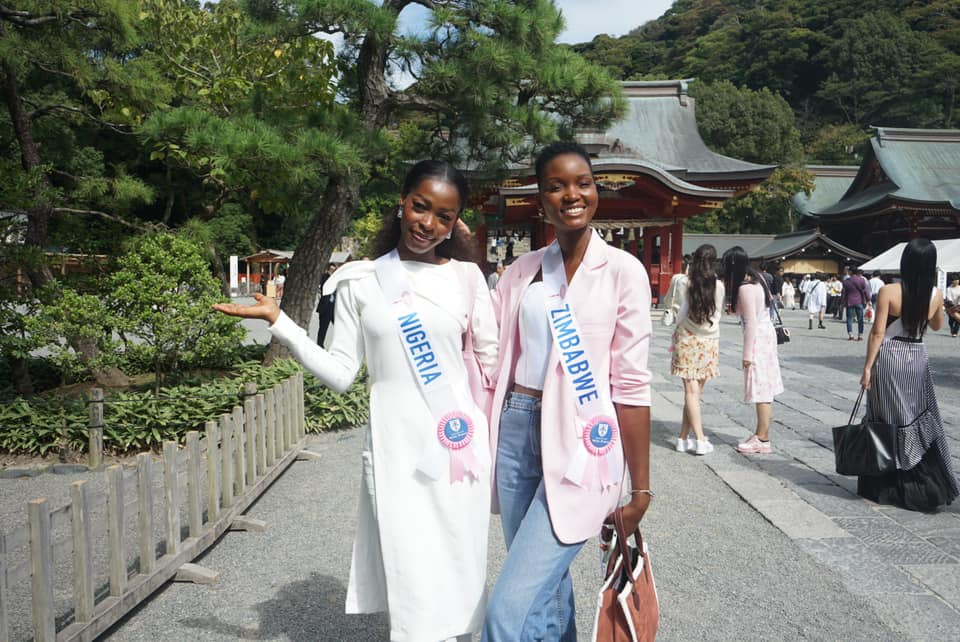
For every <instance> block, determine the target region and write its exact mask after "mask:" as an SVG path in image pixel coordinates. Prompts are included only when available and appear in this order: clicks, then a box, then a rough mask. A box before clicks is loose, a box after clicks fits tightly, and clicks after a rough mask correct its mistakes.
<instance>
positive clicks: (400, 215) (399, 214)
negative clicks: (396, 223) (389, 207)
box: [397, 205, 403, 218]
mask: <svg viewBox="0 0 960 642" xmlns="http://www.w3.org/2000/svg"><path fill="white" fill-rule="evenodd" d="M397 218H403V205H399V206H397Z"/></svg>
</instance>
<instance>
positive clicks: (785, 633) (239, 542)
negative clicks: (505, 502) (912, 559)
mask: <svg viewBox="0 0 960 642" xmlns="http://www.w3.org/2000/svg"><path fill="white" fill-rule="evenodd" d="M666 406H667V403H666V402H664V403H663V405H662V406H661V407H666ZM675 429H676V427H675V425H673V424H670V423H663V422H657V425H656V428H655V444H656V447H655V448H654V449H653V471H652V472H653V479H654V485H655V487H656V488H657V491H658V494H657V498H656V501H655V503H654V506H653V508H652V509H651V512H650V514H649V515H648V519H647V520H646V521H645V525H646V529H645V532H646V537H647V538H648V542H649V545H650V547H651V550H652V555H653V568H654V572H655V576H656V580H657V586H658V590H659V593H660V601H661V635H660V639H663V640H689V639H710V640H727V639H734V638H738V639H783V640H786V639H816V640H823V639H835V640H839V639H843V640H878V639H880V640H886V639H896V638H897V636H896V635H894V634H893V633H892V632H891V631H890V630H889V629H887V628H885V627H884V626H882V625H880V624H878V623H876V621H875V618H873V617H872V615H871V613H872V612H871V611H870V610H869V607H867V606H866V605H865V603H864V602H863V601H862V600H861V598H858V597H855V596H853V595H851V594H850V593H849V592H848V591H847V590H846V589H845V588H844V586H843V585H842V583H841V582H840V581H839V579H838V578H837V577H836V576H835V575H834V574H832V573H830V572H829V571H825V570H824V569H823V568H822V567H820V566H819V565H818V564H817V563H816V562H814V561H813V559H812V558H810V557H809V556H808V555H807V554H805V553H804V552H802V551H801V550H800V549H799V548H798V547H797V546H795V545H794V544H793V543H792V542H791V540H789V539H788V538H787V537H786V536H785V535H783V534H782V533H781V532H780V531H779V530H777V529H776V528H774V527H773V526H771V525H770V524H769V523H768V522H767V521H765V520H764V519H763V518H762V517H761V516H760V515H759V514H758V513H756V512H755V511H753V510H752V509H751V508H750V507H749V506H748V505H747V504H746V503H744V502H743V501H742V500H741V499H740V498H739V497H738V496H737V495H735V494H734V493H733V492H732V491H730V490H729V489H728V487H727V486H726V485H725V484H724V483H723V482H722V481H721V480H720V479H719V478H717V477H716V476H715V475H714V474H713V473H712V472H710V470H709V469H707V468H706V467H704V466H703V465H702V464H701V462H699V461H698V460H697V459H696V458H694V457H692V456H687V455H681V454H678V453H675V452H673V450H672V449H671V448H669V445H668V438H669V436H670V435H672V434H673V433H674V431H675ZM360 444H361V432H360V431H359V430H353V431H348V432H342V433H335V434H327V435H321V436H319V437H316V438H313V440H312V444H311V447H312V448H313V449H314V450H316V451H319V452H322V453H323V459H322V460H321V461H319V462H297V463H295V464H294V465H293V466H292V467H291V468H290V469H289V470H288V471H287V473H286V474H284V475H283V477H281V478H280V479H279V480H278V481H277V482H276V483H275V484H274V485H273V487H271V488H270V490H269V491H268V492H267V493H266V494H265V495H264V496H263V497H262V498H261V499H260V501H259V502H258V503H257V504H256V505H255V506H254V507H253V508H252V509H251V510H250V512H249V514H250V515H252V516H253V517H256V518H258V519H263V520H266V521H267V522H269V523H270V528H269V529H268V530H267V531H266V532H264V533H228V534H226V535H225V536H224V537H223V539H222V540H221V541H220V542H219V543H218V544H217V545H216V546H215V547H214V548H212V549H211V550H210V551H209V552H208V553H207V555H206V556H205V557H204V558H203V559H202V560H200V563H201V564H203V565H205V566H207V567H209V568H212V569H215V570H217V571H219V572H220V573H221V580H220V583H219V584H217V585H215V586H206V587H204V586H194V585H190V584H168V585H167V586H166V587H165V588H164V589H163V590H162V591H160V592H158V593H157V594H156V595H155V596H154V597H153V598H152V599H151V600H150V601H148V602H147V603H146V604H144V605H143V606H142V607H141V608H139V609H138V610H137V611H136V612H135V613H133V614H132V615H131V616H129V617H128V618H127V619H126V620H124V621H123V622H121V623H120V624H119V625H118V626H117V627H116V628H115V629H114V630H113V631H112V632H111V633H110V635H109V639H111V640H118V641H126V640H130V641H134V640H136V641H141V640H171V641H174V640H188V639H199V640H236V639H272V640H298V641H300V640H302V641H306V640H383V639H386V638H387V635H388V630H389V629H388V625H387V620H386V617H385V616H384V615H382V614H381V615H371V616H357V615H351V616H348V615H344V613H343V604H344V599H345V596H346V584H347V578H348V573H349V563H350V550H351V541H352V536H353V530H354V528H355V510H356V492H357V487H358V479H359V466H358V460H359V457H358V454H359V450H360ZM490 541H491V550H490V565H489V569H490V570H489V573H490V578H491V580H492V579H494V578H495V577H496V574H497V571H498V569H499V567H500V565H501V563H502V561H503V557H504V550H503V545H502V541H503V540H502V536H501V535H500V532H499V523H498V521H497V520H496V519H494V520H493V522H492V523H491V538H490ZM573 574H574V585H575V587H576V591H577V603H578V606H579V611H578V618H577V619H578V627H579V631H580V636H579V637H580V639H587V638H588V637H589V633H590V629H591V625H590V619H591V616H592V608H593V604H594V596H595V594H594V591H595V588H596V586H597V584H598V583H599V580H600V569H599V559H598V555H597V549H596V547H595V545H594V544H593V543H590V544H588V545H587V547H586V548H585V549H584V551H583V552H582V553H581V554H580V556H579V557H578V559H577V560H576V562H575V564H574V568H573Z"/></svg>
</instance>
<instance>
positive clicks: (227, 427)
mask: <svg viewBox="0 0 960 642" xmlns="http://www.w3.org/2000/svg"><path fill="white" fill-rule="evenodd" d="M232 423H233V419H231V417H230V415H229V414H228V413H223V414H222V415H220V505H221V506H222V507H223V508H229V507H230V506H233V450H232V449H233V426H232V425H231V424H232Z"/></svg>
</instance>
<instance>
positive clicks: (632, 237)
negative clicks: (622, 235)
mask: <svg viewBox="0 0 960 642" xmlns="http://www.w3.org/2000/svg"><path fill="white" fill-rule="evenodd" d="M627 240H628V241H636V240H637V234H636V232H635V231H634V229H633V228H632V227H631V228H630V229H629V230H627Z"/></svg>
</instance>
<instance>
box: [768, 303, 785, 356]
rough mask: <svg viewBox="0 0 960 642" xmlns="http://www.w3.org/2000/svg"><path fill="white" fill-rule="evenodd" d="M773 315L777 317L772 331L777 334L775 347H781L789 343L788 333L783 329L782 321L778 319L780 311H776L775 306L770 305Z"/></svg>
mask: <svg viewBox="0 0 960 642" xmlns="http://www.w3.org/2000/svg"><path fill="white" fill-rule="evenodd" d="M772 301H773V299H771V306H772V307H773V311H774V313H775V314H776V315H777V322H776V323H774V324H773V329H774V331H775V332H776V333H777V345H778V346H779V345H783V344H784V343H790V331H789V330H787V329H786V328H785V327H783V319H781V318H780V310H778V309H777V306H776V304H774V303H772Z"/></svg>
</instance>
